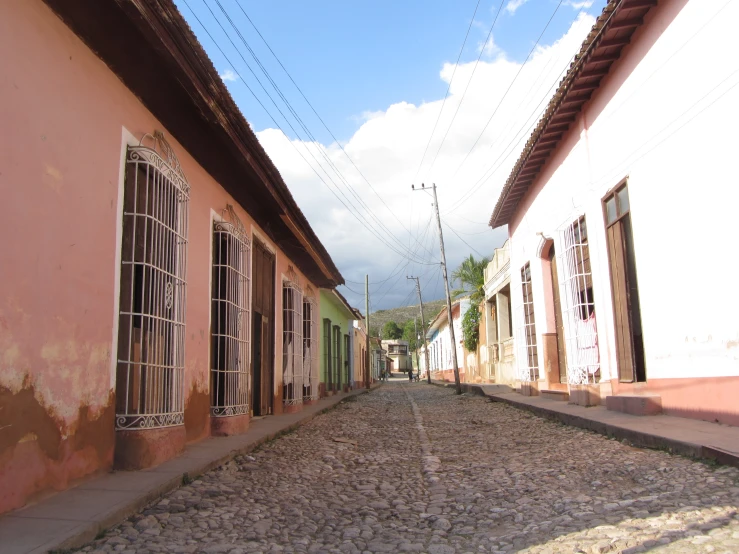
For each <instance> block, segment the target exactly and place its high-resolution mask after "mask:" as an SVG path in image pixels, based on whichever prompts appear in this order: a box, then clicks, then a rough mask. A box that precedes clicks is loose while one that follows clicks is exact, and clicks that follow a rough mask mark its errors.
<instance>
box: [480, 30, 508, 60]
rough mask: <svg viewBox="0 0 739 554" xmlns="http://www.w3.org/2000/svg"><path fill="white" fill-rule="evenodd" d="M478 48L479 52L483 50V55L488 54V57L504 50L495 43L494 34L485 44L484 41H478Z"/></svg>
mask: <svg viewBox="0 0 739 554" xmlns="http://www.w3.org/2000/svg"><path fill="white" fill-rule="evenodd" d="M477 50H478V52H479V51H480V50H482V53H483V55H484V56H487V57H488V58H492V57H494V56H496V55H497V54H500V53H501V52H502V50H501V49H500V47H499V46H498V45H497V44H495V37H494V36H493V35H492V34H491V35H490V38H489V39H488V40H487V42H486V43H485V44H483V43H482V42H480V43H478V45H477Z"/></svg>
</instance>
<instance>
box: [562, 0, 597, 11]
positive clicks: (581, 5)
mask: <svg viewBox="0 0 739 554" xmlns="http://www.w3.org/2000/svg"><path fill="white" fill-rule="evenodd" d="M593 2H594V0H566V1H565V2H564V5H565V6H571V7H572V8H574V9H576V10H582V9H585V10H587V9H588V8H589V7H590V6H592V5H593Z"/></svg>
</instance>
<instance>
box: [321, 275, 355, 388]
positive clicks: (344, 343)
mask: <svg viewBox="0 0 739 554" xmlns="http://www.w3.org/2000/svg"><path fill="white" fill-rule="evenodd" d="M319 309H320V318H319V322H318V329H319V331H320V339H321V347H320V351H319V355H320V361H319V363H320V366H321V384H320V388H321V396H326V395H329V394H334V393H336V392H341V391H346V390H349V389H350V388H353V387H355V386H356V384H355V383H354V382H353V376H354V363H355V360H354V320H355V319H361V314H360V313H359V312H357V311H356V310H355V309H354V308H352V307H351V306H350V305H349V303H348V302H347V301H346V299H345V298H344V297H343V296H342V295H341V294H340V293H339V292H338V291H336V290H333V289H321V291H320V306H319Z"/></svg>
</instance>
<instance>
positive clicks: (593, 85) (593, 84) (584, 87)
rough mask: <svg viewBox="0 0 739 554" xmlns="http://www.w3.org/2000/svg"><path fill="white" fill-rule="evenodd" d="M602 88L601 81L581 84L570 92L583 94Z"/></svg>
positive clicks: (574, 86)
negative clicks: (583, 92) (584, 91)
mask: <svg viewBox="0 0 739 554" xmlns="http://www.w3.org/2000/svg"><path fill="white" fill-rule="evenodd" d="M599 86H600V79H598V80H597V81H590V82H589V83H580V84H579V85H573V86H571V87H570V92H581V91H583V90H595V89H597V88H598V87H599Z"/></svg>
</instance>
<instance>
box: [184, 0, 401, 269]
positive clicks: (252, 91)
mask: <svg viewBox="0 0 739 554" xmlns="http://www.w3.org/2000/svg"><path fill="white" fill-rule="evenodd" d="M183 2H184V4H185V5H186V6H187V8H188V9H189V10H190V12H191V13H192V14H193V17H194V18H195V19H196V21H197V22H198V23H199V24H200V26H201V27H202V28H203V30H204V31H205V32H206V34H207V35H208V37H209V38H210V40H211V41H212V42H213V44H214V45H215V46H216V48H217V49H218V50H219V52H220V53H221V55H222V56H223V57H224V58H225V59H226V61H228V63H229V64H230V65H231V67H233V68H235V67H236V66H235V64H233V63H232V61H231V59H230V58H229V57H228V56H227V55H226V53H225V52H224V50H223V48H221V46H220V44H219V43H218V41H216V40H215V38H214V37H213V35H212V34H211V33H210V31H209V30H208V28H207V27H206V26H205V24H204V23H203V22H202V21H201V20H200V18H199V17H198V15H197V14H196V13H195V11H194V10H193V9H192V7H191V6H190V5H189V3H188V2H187V0H183ZM204 3H205V2H204ZM205 5H206V8H208V11H210V13H211V15H212V16H213V18H214V19H215V20H216V23H217V24H218V26H219V27H220V28H221V31H222V32H223V33H224V34H225V35H226V37H227V38H228V40H229V42H230V43H231V45H232V46H233V47H234V49H235V50H236V51H237V53H238V55H239V56H240V57H241V59H242V60H243V62H244V63H245V65H246V66H247V68H249V70H250V72H251V73H252V74H253V75H254V77H255V78H256V79H257V82H258V83H259V84H260V86H261V87H262V89H263V90H264V92H265V94H267V96H268V97H269V98H270V100H271V101H272V103H273V104H274V105H275V108H276V109H277V110H278V112H279V113H280V114H281V115H282V117H283V118H284V119H285V121H286V122H287V123H288V125H289V126H290V128H291V129H292V130H293V132H294V133H295V134H296V135H298V136H299V134H298V133H297V131H295V129H294V128H293V127H292V125H291V124H290V122H289V120H288V119H287V118H286V117H285V115H284V113H282V110H280V109H279V107H278V106H277V105H276V103H275V102H274V99H273V98H272V96H271V95H270V94H269V93H268V92H267V91H266V89H265V88H264V85H263V84H262V83H261V80H259V78H258V77H257V76H256V74H255V73H254V70H253V69H252V68H251V66H250V65H249V63H248V62H247V61H246V59H245V58H244V57H243V55H242V54H241V52H240V51H239V49H238V48H237V47H236V45H235V44H234V43H233V41H232V40H231V38H230V36H229V35H228V33H227V32H226V30H225V28H224V27H223V25H222V24H221V23H220V21H219V20H218V18H217V17H215V14H214V13H213V11H212V10H211V9H210V6H208V5H207V3H206V4H205ZM234 73H235V74H236V76H237V77H238V78H239V79H240V80H241V81H242V82H243V83H244V85H245V86H246V88H247V90H249V92H250V93H251V94H252V96H254V98H255V100H256V101H257V102H258V103H259V105H260V106H261V107H262V109H263V110H264V111H265V113H266V114H267V115H268V117H269V118H270V119H271V120H272V122H273V123H274V124H275V126H276V127H277V128H278V129H279V130H280V131H281V132H282V134H283V135H284V136H285V138H286V139H287V141H288V142H289V143H290V144H291V145H292V146H293V148H294V149H295V150H296V152H297V153H298V154H299V155H300V157H301V158H302V159H303V161H304V162H305V163H306V164H307V165H308V167H310V168H311V170H312V171H313V172H314V173H315V174H316V176H317V177H318V178H319V179H320V180H321V182H322V183H323V184H324V185H325V186H326V188H328V189H329V191H330V192H331V193H332V194H333V195H334V196H335V197H336V199H337V200H339V202H340V203H341V204H342V205H343V206H344V207H345V208H346V209H347V211H348V212H349V213H351V214H352V216H353V217H354V218H355V219H357V221H358V222H359V223H360V224H363V225H365V226H366V227H367V229H368V230H369V232H370V233H372V234H373V236H375V237H376V238H377V239H378V240H379V241H380V242H382V243H383V244H384V245H385V246H387V247H388V248H390V249H391V250H393V251H394V252H396V253H397V254H399V255H401V256H404V257H408V258H410V256H408V254H406V253H403V252H402V251H399V250H398V249H397V248H396V247H395V246H393V245H392V244H389V243H388V242H387V241H386V240H385V239H384V238H383V237H382V236H381V234H380V233H379V232H378V231H376V230H375V229H374V227H373V226H372V225H370V224H369V222H367V220H366V219H365V218H364V216H362V214H361V213H358V212H357V213H355V212H354V211H353V210H352V209H351V208H350V207H349V206H348V205H347V204H346V202H344V201H343V200H342V199H341V198H339V196H338V195H337V194H336V192H335V191H334V190H333V189H332V188H331V187H330V186H329V185H328V183H327V182H326V180H325V179H324V178H323V176H322V175H321V174H320V173H319V172H318V171H317V170H316V168H315V167H314V166H313V165H312V164H311V163H310V162H308V160H307V159H306V157H305V156H304V155H303V153H302V152H301V151H300V150H299V149H298V148H297V146H295V144H294V143H293V141H291V140H290V138H289V137H288V136H287V134H286V133H285V131H284V129H283V128H282V126H281V125H280V124H279V123H277V121H276V120H275V118H274V116H273V115H272V114H271V113H270V111H269V110H268V109H267V108H266V106H265V105H264V103H263V102H262V101H261V100H260V99H259V97H258V96H257V95H256V93H255V92H254V90H253V89H252V88H251V87H250V86H249V84H248V83H247V82H246V80H245V79H244V78H243V77H242V75H241V74H240V73H239V72H238V71H236V70H234ZM306 150H308V153H309V154H310V155H311V157H313V159H314V161H315V162H316V163H317V164H318V166H319V167H321V169H322V170H323V171H324V173H325V169H324V168H323V167H322V166H321V165H320V163H319V162H318V160H316V158H315V156H313V154H312V152H310V150H309V149H308V148H307V147H306ZM326 176H327V177H328V178H329V180H331V181H332V183H333V184H334V186H335V187H336V189H337V190H338V191H339V192H340V193H341V194H342V196H344V198H345V199H346V200H347V202H349V203H350V204H351V201H349V199H348V198H346V195H344V194H343V192H342V191H341V189H340V188H339V187H338V186H337V185H336V183H335V182H333V180H332V179H331V178H330V176H329V175H328V174H326ZM360 218H361V219H360ZM363 219H364V221H362V220H363ZM396 240H397V239H396Z"/></svg>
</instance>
